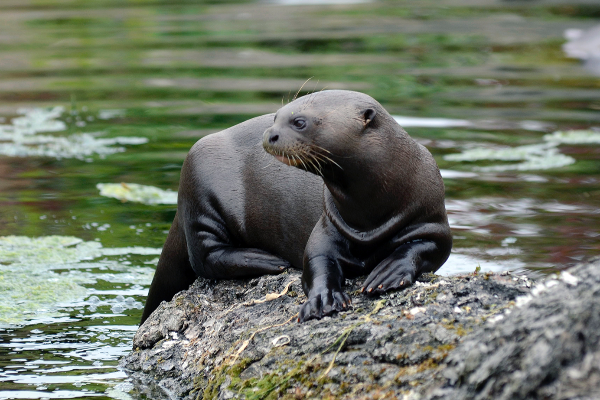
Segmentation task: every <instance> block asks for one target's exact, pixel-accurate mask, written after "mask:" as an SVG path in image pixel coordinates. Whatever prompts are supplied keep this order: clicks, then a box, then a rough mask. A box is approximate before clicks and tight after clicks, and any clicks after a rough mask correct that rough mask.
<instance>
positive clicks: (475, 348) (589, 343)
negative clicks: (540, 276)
mask: <svg viewBox="0 0 600 400" xmlns="http://www.w3.org/2000/svg"><path fill="white" fill-rule="evenodd" d="M438 382H439V383H441V384H442V385H444V387H443V388H437V389H435V390H433V391H431V393H430V395H429V396H427V398H428V399H432V400H433V399H440V400H441V399H444V400H451V399H456V400H459V399H460V400H463V399H497V400H512V399H590V400H591V399H600V262H598V261H596V262H595V263H591V264H587V265H580V266H578V267H575V268H573V269H571V270H569V271H568V272H563V273H562V274H561V275H560V278H558V279H553V278H550V279H548V280H546V281H545V282H541V283H540V284H538V285H536V286H535V288H534V289H533V290H532V292H531V294H530V295H528V296H526V297H523V298H520V299H518V300H517V307H516V308H514V309H513V310H512V311H511V312H510V314H508V315H504V316H503V318H502V319H500V316H499V317H496V318H493V319H492V320H491V321H489V323H488V324H486V325H485V326H484V327H483V329H480V330H478V331H477V332H476V334H475V335H470V336H468V337H466V338H465V339H464V340H463V341H462V343H461V344H460V345H459V346H458V347H457V348H456V349H455V350H454V351H452V352H451V353H450V354H449V355H448V357H447V358H446V362H445V369H444V370H443V371H441V372H440V374H439V378H438Z"/></svg>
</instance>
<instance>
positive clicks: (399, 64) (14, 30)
mask: <svg viewBox="0 0 600 400" xmlns="http://www.w3.org/2000/svg"><path fill="white" fill-rule="evenodd" d="M284 3H298V2H291V1H288V2H285V1H281V2H271V3H267V2H262V3H260V2H244V1H239V2H235V3H231V4H225V2H218V1H191V0H190V1H185V0H184V1H177V0H176V1H161V0H136V1H133V0H131V1H116V0H96V1H83V0H18V1H17V0H2V1H1V2H0V124H2V125H1V127H0V399H9V398H10V399H12V398H18V399H42V398H49V399H51V398H73V399H75V398H77V399H84V398H91V397H98V398H114V399H129V398H131V397H132V396H133V397H135V396H136V394H135V392H134V391H132V390H131V388H130V387H129V386H128V383H127V382H126V379H125V375H124V374H123V373H122V372H120V371H118V370H117V368H116V365H117V360H118V358H119V357H120V356H122V355H123V354H125V353H126V352H127V351H129V349H130V346H131V339H132V337H133V334H134V333H135V330H136V328H137V326H136V324H137V322H138V321H139V318H140V316H141V308H142V305H143V302H144V298H145V294H146V292H147V288H148V285H149V283H150V280H151V277H152V273H153V268H154V266H155V265H156V260H157V257H158V254H159V253H160V248H161V247H162V244H163V242H164V240H165V237H166V232H167V230H168V228H169V226H170V223H171V221H172V219H173V216H174V213H175V205H173V204H144V203H141V202H138V201H127V202H122V201H119V200H116V199H114V198H110V197H106V196H102V195H100V191H99V189H98V188H97V184H99V183H104V184H117V189H119V190H120V191H121V192H123V193H130V192H132V190H133V191H134V189H136V188H137V186H135V184H139V185H148V186H152V187H155V188H160V189H164V190H167V189H170V190H172V191H176V190H177V186H178V179H179V169H180V167H181V164H182V162H183V159H184V157H185V154H186V153H187V151H188V149H189V148H190V147H191V146H192V144H193V143H194V142H195V141H196V140H198V139H199V138H200V137H201V136H203V135H206V134H209V133H211V132H215V131H218V130H220V129H223V128H226V127H229V126H231V125H233V124H236V123H239V122H242V121H244V120H246V119H248V118H250V117H253V116H256V115H259V114H263V113H267V112H273V111H275V110H277V108H278V107H280V106H281V104H282V101H283V102H287V101H288V99H290V98H291V97H293V95H294V93H295V92H296V91H298V89H299V88H300V87H301V86H302V84H303V83H304V82H305V80H306V79H308V78H311V77H312V79H311V80H310V81H309V82H308V83H307V84H306V85H305V86H304V88H303V89H302V91H301V93H307V92H310V91H313V90H321V89H323V88H330V89H334V88H335V89H352V90H359V91H364V92H366V93H368V94H370V95H372V96H374V97H375V98H376V99H378V100H379V101H380V102H381V103H382V104H383V105H384V106H385V107H386V108H387V109H388V110H389V111H390V112H391V113H392V114H393V115H397V116H398V117H399V118H398V120H399V122H400V123H401V124H403V125H404V126H405V128H406V129H407V131H408V132H409V133H410V134H411V135H412V136H413V137H415V138H417V139H418V140H419V141H421V142H422V143H423V144H424V145H426V146H427V147H428V148H429V149H430V150H431V152H432V153H433V154H434V156H435V157H436V159H437V161H438V163H439V165H440V168H441V169H442V173H443V175H444V177H445V183H446V194H447V208H448V213H449V218H450V221H451V224H452V227H453V230H454V235H455V250H454V253H453V255H452V256H451V260H450V261H449V262H448V263H447V265H446V266H444V267H443V270H441V271H440V272H443V273H456V272H465V271H473V270H474V269H475V268H476V267H477V266H478V265H479V266H481V267H482V269H484V270H486V269H487V270H505V269H510V270H521V271H528V272H530V273H532V274H540V273H546V272H549V271H556V270H560V269H563V268H565V267H567V266H569V265H571V264H573V263H576V262H577V261H580V260H584V259H586V258H590V257H592V256H596V255H598V254H600V201H599V200H600V129H599V127H600V79H598V77H597V76H595V75H594V71H598V70H600V68H597V66H598V65H599V64H595V61H594V60H595V59H594V55H593V54H592V53H593V52H594V51H595V50H594V49H595V47H594V45H593V43H591V42H590V40H589V39H586V36H585V35H584V34H582V33H585V32H586V30H588V29H590V28H592V27H594V26H596V25H598V24H600V3H598V2H597V1H592V0H547V1H542V0H540V1H535V2H534V1H501V0H469V1H467V0H464V1H461V0H404V1H373V2H352V3H356V4H346V5H344V4H341V5H340V4H338V5H308V6H297V5H283V4H284ZM311 3H314V2H311ZM565 31H567V36H568V37H570V38H571V40H577V38H580V39H579V40H580V41H579V42H578V44H577V45H576V49H575V50H577V49H579V53H577V52H576V53H577V54H583V56H582V57H584V58H585V57H587V56H586V54H587V55H589V57H587V61H586V62H581V61H579V60H577V59H570V58H567V57H566V56H565V53H564V52H563V50H562V47H561V46H562V45H563V44H564V43H565V41H566V40H565V39H564V37H565V36H564V35H565ZM586 40H587V42H586ZM586 46H587V47H586ZM586 49H587V50H586ZM590 49H591V50H590ZM570 51H571V52H572V49H571V50H570ZM596 51H597V50H596ZM586 52H587V53H586ZM570 54H571V53H570ZM598 59H600V55H598ZM121 182H123V183H125V185H121ZM128 184H129V185H128ZM161 196H162V197H161ZM172 197H173V193H171V194H169V193H166V194H164V193H163V194H157V195H153V194H149V195H147V196H146V197H145V201H146V203H156V202H159V201H160V200H161V199H162V200H163V201H164V202H166V203H172ZM2 236H4V237H2Z"/></svg>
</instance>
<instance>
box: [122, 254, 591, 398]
mask: <svg viewBox="0 0 600 400" xmlns="http://www.w3.org/2000/svg"><path fill="white" fill-rule="evenodd" d="M569 272H570V273H564V272H563V273H562V274H561V276H560V277H558V278H557V277H555V278H550V279H549V280H547V281H545V282H542V283H539V284H537V286H535V287H534V289H533V290H530V289H529V287H530V286H531V285H532V283H531V281H529V280H528V279H527V278H526V277H523V276H521V277H516V276H511V275H508V274H505V275H495V274H473V275H469V276H458V277H439V276H435V275H427V276H424V277H422V278H421V279H420V280H419V281H418V282H417V283H416V284H415V285H413V286H412V287H410V288H408V289H406V290H404V291H400V292H396V293H391V294H388V295H385V296H383V297H380V298H374V299H372V298H368V297H366V296H364V295H362V294H360V293H359V292H358V289H359V287H360V286H359V284H360V283H361V280H356V281H347V285H348V286H347V288H346V290H347V291H348V292H349V293H350V294H351V296H352V298H353V300H354V309H353V310H352V311H349V312H344V313H341V314H339V315H337V316H335V317H333V318H330V317H327V318H324V319H323V320H320V321H309V322H307V323H304V324H298V323H297V322H296V313H297V309H298V305H299V304H301V303H302V302H303V301H304V300H305V297H304V295H303V294H302V291H301V288H300V275H299V273H297V272H290V273H285V274H282V275H279V276H265V277H262V278H257V279H253V280H245V281H242V280H240V281H221V282H211V281H208V280H204V279H198V280H197V281H196V283H195V284H194V285H193V286H192V287H191V288H190V290H188V291H184V292H181V293H180V294H179V295H178V296H176V298H175V299H174V300H173V301H172V302H170V303H163V304H162V305H161V306H160V307H159V309H158V310H157V311H156V312H154V314H153V315H152V316H151V317H150V318H149V319H148V320H147V321H146V323H145V324H144V325H143V326H142V327H140V329H139V330H138V332H137V334H136V336H135V338H134V351H133V352H132V353H131V354H129V355H128V356H126V357H125V358H123V359H122V361H121V366H122V367H123V368H124V369H125V371H126V372H127V373H128V374H129V375H130V376H131V377H132V379H133V382H134V383H135V385H136V387H137V388H138V390H139V391H140V392H142V393H144V394H145V395H147V396H148V397H150V398H157V399H159V398H160V399H164V398H184V399H213V398H215V399H230V398H245V399H264V398H270V399H276V398H288V399H303V398H318V399H322V398H339V399H358V398H365V399H383V398H385V399H388V398H400V399H431V400H433V399H436V400H437V399H488V398H494V399H567V398H568V399H591V398H598V397H594V396H593V395H592V393H594V392H592V390H596V388H597V387H599V384H600V352H599V351H598V348H599V346H598V342H599V337H600V312H599V311H598V310H600V304H598V303H599V302H600V262H596V263H595V264H586V265H582V266H579V267H576V268H574V269H572V270H570V271H569ZM515 304H516V306H515Z"/></svg>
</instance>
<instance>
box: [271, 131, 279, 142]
mask: <svg viewBox="0 0 600 400" xmlns="http://www.w3.org/2000/svg"><path fill="white" fill-rule="evenodd" d="M278 140H279V135H278V134H276V133H271V134H270V135H269V143H270V144H274V143H275V142H276V141H278Z"/></svg>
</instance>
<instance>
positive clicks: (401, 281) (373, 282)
mask: <svg viewBox="0 0 600 400" xmlns="http://www.w3.org/2000/svg"><path fill="white" fill-rule="evenodd" d="M382 264H383V265H382ZM382 264H380V265H378V266H377V268H375V269H374V270H373V271H372V272H371V273H370V274H369V276H368V277H367V279H365V283H364V284H363V287H362V289H361V291H362V292H364V293H366V294H367V295H369V296H374V295H378V294H382V293H385V292H387V291H388V290H392V289H403V288H405V287H408V286H410V285H412V283H413V282H414V280H415V275H416V271H415V268H414V267H413V266H410V267H406V266H402V267H398V266H397V265H392V263H389V264H385V263H382Z"/></svg>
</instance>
